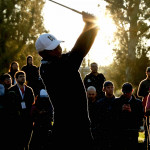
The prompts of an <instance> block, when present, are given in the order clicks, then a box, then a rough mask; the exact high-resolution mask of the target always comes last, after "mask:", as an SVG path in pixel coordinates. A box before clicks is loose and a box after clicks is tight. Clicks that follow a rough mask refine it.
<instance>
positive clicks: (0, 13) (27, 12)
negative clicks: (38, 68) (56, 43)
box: [0, 0, 46, 73]
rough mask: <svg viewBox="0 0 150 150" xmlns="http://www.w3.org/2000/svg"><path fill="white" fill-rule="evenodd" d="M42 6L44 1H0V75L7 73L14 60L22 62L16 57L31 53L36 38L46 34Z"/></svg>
mask: <svg viewBox="0 0 150 150" xmlns="http://www.w3.org/2000/svg"><path fill="white" fill-rule="evenodd" d="M43 6H44V0H24V1H22V0H0V31H1V33H0V58H1V59H0V64H1V65H0V73H2V72H6V71H8V66H9V64H10V62H11V61H13V60H14V59H15V60H18V61H19V60H21V61H22V59H20V58H18V56H19V57H21V56H24V53H22V52H27V51H28V50H29V48H30V50H29V51H32V50H33V47H34V42H35V40H36V39H37V36H38V35H39V34H41V33H42V32H46V31H45V28H44V25H43V17H42V14H41V12H42V8H43ZM34 49H35V48H34ZM21 53H22V54H21ZM22 58H24V57H22ZM21 61H20V62H21ZM20 62H19V63H20ZM6 68H7V70H6Z"/></svg>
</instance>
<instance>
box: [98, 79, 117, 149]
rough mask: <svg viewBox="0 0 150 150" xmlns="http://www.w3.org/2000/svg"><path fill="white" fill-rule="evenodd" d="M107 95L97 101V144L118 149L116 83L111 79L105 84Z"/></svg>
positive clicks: (105, 147)
mask: <svg viewBox="0 0 150 150" xmlns="http://www.w3.org/2000/svg"><path fill="white" fill-rule="evenodd" d="M103 91H104V93H105V97H103V98H101V99H99V100H98V101H97V123H96V130H95V132H96V134H97V135H96V136H95V140H96V144H97V147H98V149H100V150H112V149H116V147H115V146H114V145H115V142H116V141H115V139H116V138H115V132H116V130H115V128H114V121H115V120H114V112H113V105H114V100H115V96H114V85H113V82H111V81H105V82H104V84H103Z"/></svg>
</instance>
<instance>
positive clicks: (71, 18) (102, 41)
mask: <svg viewBox="0 0 150 150" xmlns="http://www.w3.org/2000/svg"><path fill="white" fill-rule="evenodd" d="M98 1H100V0H92V1H91V0H80V1H79V0H64V1H63V3H64V4H65V2H66V4H67V5H68V6H70V7H72V8H74V9H77V10H79V11H86V12H90V13H92V14H94V15H96V16H97V17H98V20H97V25H98V26H99V28H100V29H99V31H98V35H97V37H96V39H95V41H94V43H93V46H92V47H91V50H90V52H89V54H88V55H87V56H86V58H87V57H88V59H90V60H91V62H92V61H95V62H97V63H98V64H99V65H101V66H107V65H109V64H111V63H112V62H113V50H112V49H113V39H114V32H116V26H115V24H114V23H113V20H112V19H111V18H110V16H109V15H106V13H105V4H104V3H101V8H98V9H97V10H96V9H95V8H97V7H96V5H97V2H98ZM57 2H60V3H62V1H59V0H57ZM99 10H100V11H99ZM43 16H44V24H45V27H46V29H48V30H49V31H50V32H51V33H52V34H54V35H55V36H56V37H57V39H60V40H63V41H65V42H64V43H63V44H62V45H61V46H62V47H63V48H64V49H67V51H69V50H71V48H72V47H73V46H74V44H75V42H76V40H77V38H78V36H79V35H80V33H81V32H82V29H83V27H84V23H83V21H82V16H81V15H80V14H77V13H75V12H73V11H70V10H68V9H66V8H63V7H61V6H58V5H56V4H53V3H51V2H50V1H46V3H45V6H44V9H43Z"/></svg>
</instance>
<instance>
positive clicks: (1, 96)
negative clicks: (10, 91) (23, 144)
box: [0, 84, 7, 148]
mask: <svg viewBox="0 0 150 150" xmlns="http://www.w3.org/2000/svg"><path fill="white" fill-rule="evenodd" d="M0 119H1V122H0V139H1V141H0V146H1V148H4V147H5V148H6V144H7V142H6V140H7V136H6V135H7V134H6V131H7V128H6V112H5V87H4V85H3V84H0Z"/></svg>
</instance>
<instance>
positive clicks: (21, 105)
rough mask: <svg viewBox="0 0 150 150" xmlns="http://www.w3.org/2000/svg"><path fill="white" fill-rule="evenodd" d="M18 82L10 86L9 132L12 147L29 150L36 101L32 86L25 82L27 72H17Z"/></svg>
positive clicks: (8, 102) (18, 149)
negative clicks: (33, 107) (31, 113)
mask: <svg viewBox="0 0 150 150" xmlns="http://www.w3.org/2000/svg"><path fill="white" fill-rule="evenodd" d="M15 79H16V82H17V84H15V85H13V86H12V87H10V88H9V90H8V93H7V105H6V106H7V113H8V117H9V122H10V123H11V125H9V129H8V131H9V132H8V133H9V136H8V137H9V140H8V141H9V142H10V143H9V145H10V148H11V149H16V150H24V149H25V150H27V149H28V142H29V139H30V136H31V131H32V126H33V123H32V119H31V115H30V112H31V107H32V104H33V102H34V93H33V90H32V88H30V87H29V86H27V85H26V84H25V81H26V80H25V72H23V71H18V72H16V73H15Z"/></svg>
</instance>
